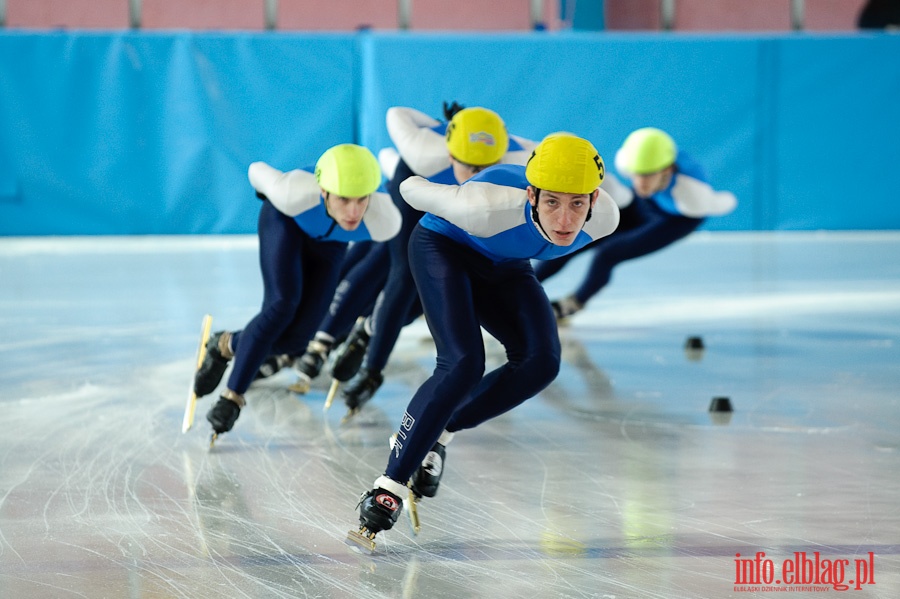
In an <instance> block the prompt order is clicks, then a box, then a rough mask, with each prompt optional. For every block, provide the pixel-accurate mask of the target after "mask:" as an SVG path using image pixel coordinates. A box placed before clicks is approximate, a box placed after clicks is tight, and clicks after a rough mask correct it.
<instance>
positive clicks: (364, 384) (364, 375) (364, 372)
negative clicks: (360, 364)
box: [341, 368, 384, 413]
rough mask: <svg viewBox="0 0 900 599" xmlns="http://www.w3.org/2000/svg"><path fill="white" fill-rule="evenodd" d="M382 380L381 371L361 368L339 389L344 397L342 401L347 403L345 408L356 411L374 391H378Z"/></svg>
mask: <svg viewBox="0 0 900 599" xmlns="http://www.w3.org/2000/svg"><path fill="white" fill-rule="evenodd" d="M383 382H384V375H382V374H381V372H379V371H377V370H369V369H368V368H361V369H360V370H359V372H358V373H357V374H356V376H355V377H353V378H352V379H351V380H350V382H349V383H347V386H346V387H344V388H343V390H342V391H341V396H342V397H343V398H344V403H345V404H347V409H349V410H350V411H351V412H354V413H355V412H358V411H359V410H360V408H362V407H363V405H365V404H366V402H368V401H369V400H370V399H372V396H373V395H375V392H376V391H378V388H379V387H381V383H383Z"/></svg>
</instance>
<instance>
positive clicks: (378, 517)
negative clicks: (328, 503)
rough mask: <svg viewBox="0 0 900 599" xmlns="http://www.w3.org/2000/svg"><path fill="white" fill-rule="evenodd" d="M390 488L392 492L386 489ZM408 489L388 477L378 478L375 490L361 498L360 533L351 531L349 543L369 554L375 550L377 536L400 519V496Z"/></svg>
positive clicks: (348, 537) (348, 536) (401, 504)
mask: <svg viewBox="0 0 900 599" xmlns="http://www.w3.org/2000/svg"><path fill="white" fill-rule="evenodd" d="M385 487H390V489H391V490H388V489H385ZM405 489H406V487H405V486H404V485H401V484H400V483H398V482H397V481H394V480H391V479H389V478H387V477H386V476H380V477H378V480H376V481H375V488H374V489H371V490H370V491H367V492H365V493H363V495H362V496H361V497H360V498H359V504H357V506H356V507H357V508H359V531H358V532H356V531H352V530H351V531H350V532H349V533H348V535H347V541H348V542H351V543H354V544H356V545H359V546H360V547H362V548H363V549H365V550H366V551H368V552H370V553H371V552H372V551H374V550H375V535H376V534H378V533H379V532H381V531H382V530H390V529H391V528H393V527H394V524H395V523H396V522H397V520H398V519H399V518H400V512H401V511H402V510H403V500H402V499H400V494H401V493H403V492H404V491H405Z"/></svg>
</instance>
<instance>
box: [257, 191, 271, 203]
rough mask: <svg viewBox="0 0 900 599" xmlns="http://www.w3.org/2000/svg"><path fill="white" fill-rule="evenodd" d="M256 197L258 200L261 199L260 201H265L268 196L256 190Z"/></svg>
mask: <svg viewBox="0 0 900 599" xmlns="http://www.w3.org/2000/svg"><path fill="white" fill-rule="evenodd" d="M256 197H258V198H259V199H260V200H262V201H266V200H268V199H269V198H267V197H266V194H264V193H263V192H261V191H257V192H256Z"/></svg>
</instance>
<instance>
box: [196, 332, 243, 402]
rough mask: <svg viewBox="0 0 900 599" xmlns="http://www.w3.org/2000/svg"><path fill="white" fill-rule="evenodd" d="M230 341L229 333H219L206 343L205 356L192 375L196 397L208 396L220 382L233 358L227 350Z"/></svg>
mask: <svg viewBox="0 0 900 599" xmlns="http://www.w3.org/2000/svg"><path fill="white" fill-rule="evenodd" d="M230 340H231V333H229V332H228V331H219V332H217V333H214V334H213V336H212V337H210V338H209V340H208V341H207V342H206V355H205V356H204V357H203V361H202V363H201V364H200V367H199V368H198V369H197V374H195V375H194V393H196V394H197V397H203V396H204V395H209V394H210V393H212V392H213V391H215V390H216V387H218V386H219V383H220V382H221V381H222V375H224V374H225V369H226V368H227V367H228V362H230V361H231V358H233V357H234V354H233V353H231V350H230V349H229V348H228V344H229V342H230Z"/></svg>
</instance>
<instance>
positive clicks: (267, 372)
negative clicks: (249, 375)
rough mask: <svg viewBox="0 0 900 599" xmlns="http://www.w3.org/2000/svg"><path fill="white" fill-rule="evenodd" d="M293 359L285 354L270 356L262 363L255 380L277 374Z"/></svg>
mask: <svg viewBox="0 0 900 599" xmlns="http://www.w3.org/2000/svg"><path fill="white" fill-rule="evenodd" d="M291 361H292V360H291V358H290V356H288V355H285V354H283V355H280V356H269V357H268V358H266V360H265V361H264V362H263V363H262V364H260V366H259V370H258V371H257V372H256V377H255V378H254V380H257V381H258V380H259V379H267V378H269V377H270V376H275V375H276V374H278V372H279V371H280V370H281V369H282V368H284V367H285V366H287V365H288V364H290V363H291Z"/></svg>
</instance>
